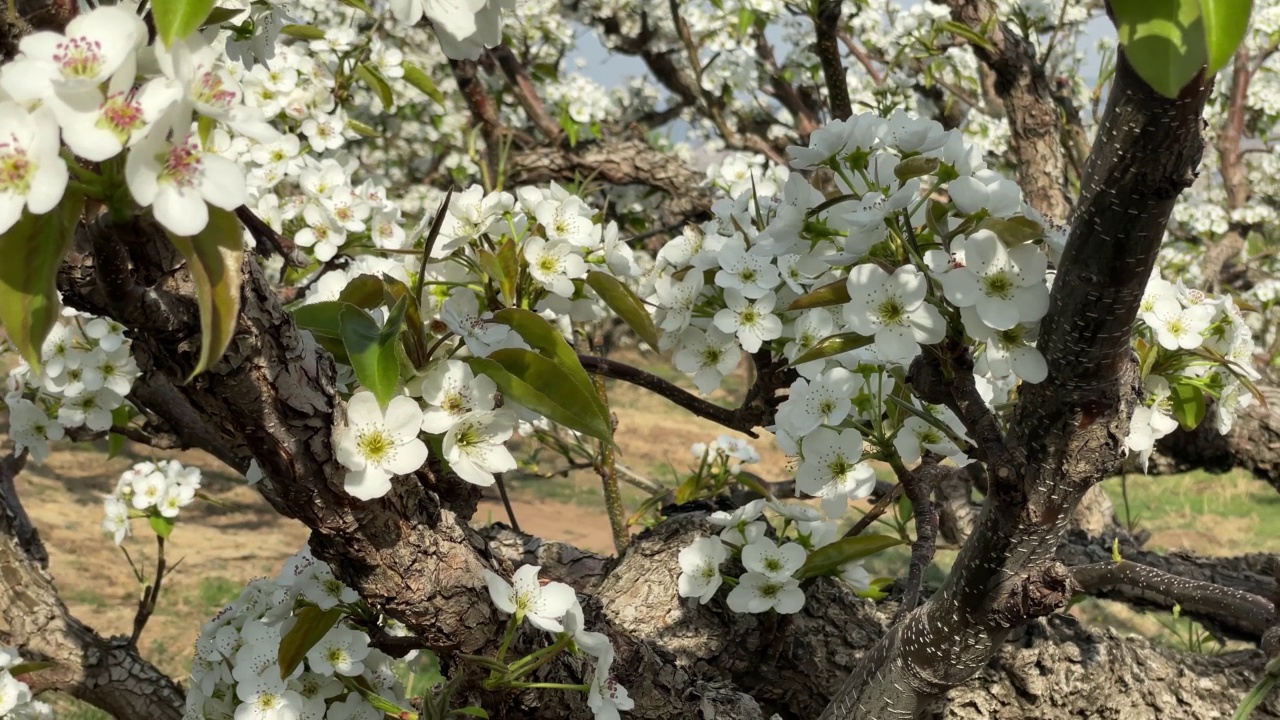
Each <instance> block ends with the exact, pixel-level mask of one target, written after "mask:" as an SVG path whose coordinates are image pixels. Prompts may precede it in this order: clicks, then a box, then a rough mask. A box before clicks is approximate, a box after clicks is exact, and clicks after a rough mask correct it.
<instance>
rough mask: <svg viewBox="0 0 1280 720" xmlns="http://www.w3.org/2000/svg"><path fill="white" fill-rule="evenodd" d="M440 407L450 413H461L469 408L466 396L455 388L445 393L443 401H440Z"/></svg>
mask: <svg viewBox="0 0 1280 720" xmlns="http://www.w3.org/2000/svg"><path fill="white" fill-rule="evenodd" d="M440 407H442V408H444V411H445V412H447V413H449V414H450V415H463V414H465V413H466V412H467V410H468V409H470V408H469V407H468V406H467V398H466V397H465V396H463V394H462V393H460V392H458V391H457V390H451V391H449V392H447V393H445V396H444V402H442V403H440Z"/></svg>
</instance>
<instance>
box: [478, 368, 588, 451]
mask: <svg viewBox="0 0 1280 720" xmlns="http://www.w3.org/2000/svg"><path fill="white" fill-rule="evenodd" d="M466 362H467V363H468V364H469V365H471V369H472V371H473V372H476V373H481V374H484V375H488V376H489V377H490V378H492V379H493V382H494V383H495V384H497V386H498V389H499V390H501V391H502V394H503V395H505V396H507V397H509V398H511V400H513V401H515V402H517V403H519V404H521V405H523V406H525V407H527V408H529V409H530V410H533V411H534V412H536V413H541V414H542V415H545V416H546V417H547V419H548V420H551V421H552V422H556V423H560V424H561V425H564V426H565V427H567V428H570V429H573V430H577V431H578V432H580V433H583V434H585V435H589V436H591V437H594V438H598V439H600V440H604V441H606V442H608V441H610V440H611V437H612V434H613V433H612V427H611V426H610V425H607V424H605V423H604V422H603V421H602V420H601V419H600V416H599V414H598V413H597V412H596V407H595V402H597V401H598V400H599V398H598V397H597V396H596V394H595V393H594V392H592V393H590V394H587V393H584V392H583V391H582V390H581V388H579V386H578V385H577V384H576V383H575V382H574V381H573V380H571V379H570V378H569V374H568V373H567V372H566V371H565V370H564V369H563V368H561V367H560V366H559V365H557V364H556V363H555V362H553V361H551V360H548V359H547V358H545V357H543V356H541V355H539V354H537V353H535V352H531V351H529V350H524V349H520V348H504V349H502V350H496V351H494V352H493V353H491V354H490V355H489V357H483V358H468V359H467V361H466Z"/></svg>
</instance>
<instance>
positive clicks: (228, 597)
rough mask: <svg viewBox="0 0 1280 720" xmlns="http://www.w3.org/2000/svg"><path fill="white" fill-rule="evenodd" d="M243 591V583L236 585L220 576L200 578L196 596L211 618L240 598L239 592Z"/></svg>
mask: <svg viewBox="0 0 1280 720" xmlns="http://www.w3.org/2000/svg"><path fill="white" fill-rule="evenodd" d="M243 589H244V584H243V583H237V582H234V581H232V580H229V579H227V578H224V577H221V576H214V577H205V578H200V588H199V590H197V592H196V594H197V596H198V597H199V599H200V605H201V606H203V608H204V609H205V610H207V611H209V612H208V614H209V615H210V616H212V615H214V614H215V613H217V612H218V611H219V610H221V609H222V608H224V607H226V606H228V605H230V604H231V602H232V601H233V600H235V599H236V598H237V597H240V591H241V590H243Z"/></svg>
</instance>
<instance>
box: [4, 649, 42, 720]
mask: <svg viewBox="0 0 1280 720" xmlns="http://www.w3.org/2000/svg"><path fill="white" fill-rule="evenodd" d="M24 672H25V670H24V663H23V662H22V657H21V656H19V655H18V651H17V650H15V649H13V648H8V647H5V646H4V645H0V717H2V718H8V719H10V720H53V708H51V707H49V705H48V704H46V703H43V702H41V701H39V700H36V699H34V698H32V696H31V688H30V687H28V686H27V684H26V683H25V682H23V681H22V680H20V679H19V678H18V677H15V675H17V676H21V675H23V673H24Z"/></svg>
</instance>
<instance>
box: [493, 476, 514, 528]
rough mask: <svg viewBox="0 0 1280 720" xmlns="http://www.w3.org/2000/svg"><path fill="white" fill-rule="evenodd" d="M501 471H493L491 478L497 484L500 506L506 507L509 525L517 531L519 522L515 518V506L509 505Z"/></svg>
mask: <svg viewBox="0 0 1280 720" xmlns="http://www.w3.org/2000/svg"><path fill="white" fill-rule="evenodd" d="M502 476H503V473H494V474H493V479H494V480H496V481H497V484H498V496H499V497H501V498H502V507H504V508H506V509H507V520H509V521H510V522H511V527H513V528H515V529H516V530H517V531H519V530H520V523H519V521H517V520H516V511H515V508H513V507H511V498H509V497H507V485H506V483H504V482H502Z"/></svg>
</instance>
